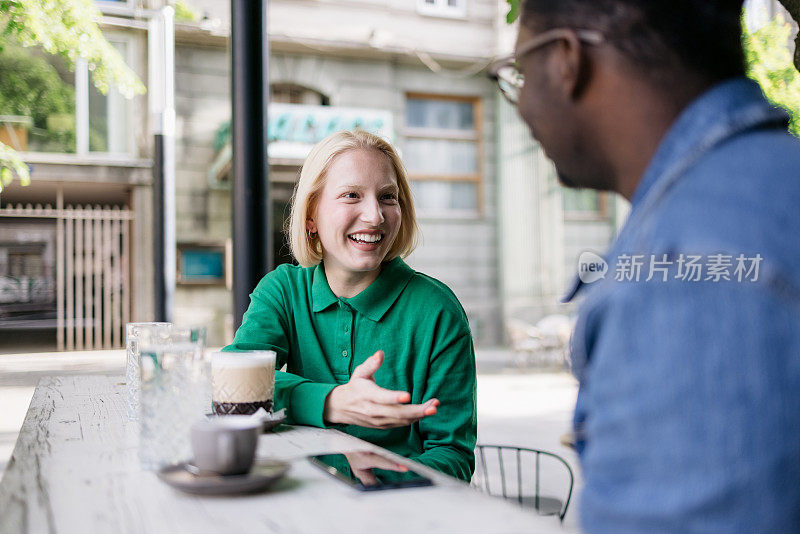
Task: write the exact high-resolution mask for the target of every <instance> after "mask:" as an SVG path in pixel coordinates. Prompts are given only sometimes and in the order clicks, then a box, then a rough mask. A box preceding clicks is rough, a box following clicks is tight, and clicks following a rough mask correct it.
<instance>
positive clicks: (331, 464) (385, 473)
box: [308, 453, 433, 491]
mask: <svg viewBox="0 0 800 534" xmlns="http://www.w3.org/2000/svg"><path fill="white" fill-rule="evenodd" d="M353 454H355V455H358V454H364V453H353ZM367 455H368V456H367V459H366V461H365V458H364V457H363V456H362V457H361V460H359V464H361V467H360V468H356V469H354V468H353V467H352V466H351V464H350V461H348V458H347V456H345V455H344V454H323V455H319V456H309V458H308V459H309V461H311V463H312V464H314V465H316V466H317V467H320V468H322V469H323V470H324V471H325V472H326V473H328V474H329V475H331V476H333V477H335V478H336V479H338V480H340V481H342V482H344V483H346V484H347V485H348V486H351V487H353V488H355V489H357V490H360V491H376V490H386V489H398V488H412V487H421V486H430V485H432V484H433V481H432V480H431V479H429V478H428V477H426V476H423V475H421V474H419V473H417V472H415V471H411V470H409V471H393V470H390V469H379V468H377V467H370V468H368V469H367V468H366V465H364V464H365V463H366V464H369V463H370V462H369V459H368V458H373V459H376V460H379V462H376V463H382V462H380V461H381V460H382V461H387V462H390V463H395V462H394V460H391V459H390V458H388V457H386V456H381V455H379V454H376V453H367ZM355 461H356V460H354V462H355ZM365 471H366V472H365ZM370 475H372V476H370Z"/></svg>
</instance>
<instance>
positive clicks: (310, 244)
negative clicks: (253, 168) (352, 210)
mask: <svg viewBox="0 0 800 534" xmlns="http://www.w3.org/2000/svg"><path fill="white" fill-rule="evenodd" d="M355 149H370V150H377V151H378V152H381V153H382V154H384V155H385V156H386V158H387V159H388V160H389V163H390V164H391V166H392V170H394V175H395V178H396V180H397V188H398V199H397V200H398V203H399V204H400V229H399V230H398V232H397V237H396V238H395V240H394V243H392V246H391V247H390V248H389V251H388V252H387V253H386V257H385V258H384V260H385V261H388V260H391V259H394V258H396V257H397V256H401V257H403V258H405V257H406V256H408V255H409V254H411V252H412V251H413V250H414V249H415V248H416V246H417V243H418V242H419V226H418V225H417V217H416V215H415V213H414V200H413V199H412V197H411V187H410V186H409V184H408V176H407V175H406V170H405V167H403V162H402V161H400V156H398V155H397V152H396V151H395V149H394V147H393V146H392V145H391V144H389V143H388V142H387V141H385V140H383V139H382V138H380V137H378V136H377V135H374V134H371V133H369V132H365V131H363V130H353V131H347V130H343V131H341V132H336V133H333V134H331V135H329V136H328V137H326V138H325V139H323V140H322V141H320V142H319V143H317V144H316V145H315V146H314V148H312V149H311V152H310V153H309V154H308V157H306V160H305V162H304V163H303V169H302V170H301V171H300V180H299V181H298V182H297V186H296V187H295V190H294V195H293V196H292V211H291V215H290V216H289V221H288V224H287V227H286V229H285V231H286V234H287V237H288V239H289V247H290V248H291V251H292V255H293V256H294V258H295V259H296V260H297V263H299V264H300V265H301V266H303V267H310V266H312V265H317V264H318V263H319V262H321V261H322V245H321V243H320V241H319V237H318V236H317V235H313V236H312V235H311V234H310V232H308V231H307V229H306V221H307V220H308V219H310V218H312V217H313V216H314V212H315V211H316V208H317V203H318V201H319V196H320V194H321V193H322V188H323V187H325V175H326V174H327V172H328V169H330V166H331V164H332V163H333V160H334V159H336V157H337V156H339V155H341V154H343V153H344V152H347V151H348V150H355Z"/></svg>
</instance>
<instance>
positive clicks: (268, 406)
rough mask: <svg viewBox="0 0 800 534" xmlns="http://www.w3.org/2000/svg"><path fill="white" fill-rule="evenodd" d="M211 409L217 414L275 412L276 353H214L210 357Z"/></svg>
mask: <svg viewBox="0 0 800 534" xmlns="http://www.w3.org/2000/svg"><path fill="white" fill-rule="evenodd" d="M211 382H212V397H211V398H212V406H213V409H214V413H216V414H218V415H233V414H244V415H247V414H252V413H255V412H256V411H258V410H259V409H260V408H263V409H264V410H266V411H267V412H271V411H272V403H273V397H274V395H275V352H273V351H271V350H260V351H259V350H253V351H245V352H215V353H214V354H212V356H211Z"/></svg>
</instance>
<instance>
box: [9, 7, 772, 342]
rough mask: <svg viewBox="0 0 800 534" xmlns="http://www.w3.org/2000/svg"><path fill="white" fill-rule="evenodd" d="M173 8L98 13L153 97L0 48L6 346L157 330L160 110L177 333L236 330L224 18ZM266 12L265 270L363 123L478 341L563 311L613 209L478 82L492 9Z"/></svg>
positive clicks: (500, 21) (507, 42) (499, 28)
mask: <svg viewBox="0 0 800 534" xmlns="http://www.w3.org/2000/svg"><path fill="white" fill-rule="evenodd" d="M168 4H171V2H168V1H167V0H119V1H110V0H108V1H105V0H104V1H98V2H97V5H98V6H99V7H100V8H101V10H102V12H103V19H102V21H101V27H102V29H103V31H104V33H105V35H106V37H107V38H108V39H109V41H110V42H111V43H112V44H113V45H114V46H115V47H116V48H117V49H118V50H119V51H120V52H121V53H122V54H123V56H124V57H125V59H126V60H127V63H128V65H130V66H131V67H132V69H133V70H134V71H135V72H136V73H137V74H138V75H139V76H140V78H141V79H142V80H143V81H144V82H145V84H146V85H147V86H148V90H149V92H148V94H147V95H144V96H139V97H135V98H134V99H132V100H127V99H125V98H123V97H122V96H121V95H120V94H119V93H118V92H117V91H116V90H114V89H112V90H111V91H110V92H109V94H107V95H102V94H100V93H99V92H97V91H96V90H95V89H94V87H93V85H92V83H91V78H90V74H89V68H88V65H86V64H85V63H80V62H79V64H78V66H77V68H76V69H75V71H74V72H72V71H71V70H70V69H68V68H66V67H65V65H64V64H63V63H61V62H60V60H59V59H58V58H54V57H52V56H48V55H46V54H43V53H42V52H41V51H38V50H35V49H25V50H22V51H20V50H17V49H16V48H14V47H6V49H4V51H3V52H2V53H0V78H3V79H6V80H8V79H11V77H12V75H13V74H14V72H12V71H13V69H12V67H9V65H17V66H16V67H14V68H16V69H17V70H19V69H20V67H19V65H22V67H21V68H22V69H23V70H25V69H27V70H28V71H31V72H37V73H38V74H37V77H35V80H34V81H35V82H36V83H38V84H40V85H41V86H42V87H45V88H47V91H49V93H48V95H49V97H48V98H47V99H42V104H41V106H39V107H40V108H41V109H35V110H34V111H33V112H32V113H31V115H32V116H23V115H19V114H17V113H10V112H9V111H8V110H3V109H0V140H2V141H3V142H6V143H8V144H12V145H13V144H14V143H23V142H24V145H19V146H18V148H19V149H20V150H21V151H22V153H23V157H24V159H25V161H27V162H28V163H29V164H30V165H31V167H32V179H33V183H32V185H31V186H29V187H25V188H23V187H20V186H18V185H16V184H15V185H12V186H11V187H9V188H8V189H6V190H5V191H4V192H3V193H2V194H0V343H4V342H6V341H13V340H17V341H18V340H19V339H23V338H25V339H27V338H30V340H31V342H32V343H34V344H36V343H38V345H39V346H41V347H42V348H48V347H53V348H55V347H59V348H64V349H73V348H102V347H111V346H121V344H122V326H123V324H124V323H125V322H126V321H128V320H135V321H143V320H152V318H153V317H154V309H155V306H154V275H155V268H154V255H153V220H154V216H155V215H156V214H155V213H154V207H153V206H154V204H153V185H152V184H153V174H154V168H153V167H154V161H153V155H154V150H153V146H154V143H153V137H154V134H156V133H159V132H162V131H163V129H164V125H165V117H167V118H169V117H170V116H171V111H170V106H168V105H165V102H166V101H170V100H172V99H173V98H174V112H175V115H174V116H175V120H174V128H175V130H174V134H175V135H174V143H175V152H174V154H175V159H174V177H175V199H176V208H177V210H176V237H177V257H176V270H175V272H176V282H177V286H176V291H175V300H174V320H175V321H176V322H181V323H200V324H205V325H207V326H208V327H209V343H210V344H211V345H222V344H225V343H227V342H228V341H230V339H231V337H232V334H233V332H232V322H233V321H232V317H231V307H232V306H231V293H230V287H231V280H230V257H231V247H232V243H231V237H230V236H231V198H230V197H231V196H230V184H231V180H232V176H231V171H230V133H229V132H230V122H229V121H230V109H231V107H230V51H229V37H230V27H229V20H230V5H229V2H228V1H222V0H184V1H183V2H181V5H180V6H178V7H179V8H181V9H178V10H177V13H178V17H177V18H176V20H175V22H174V24H173V22H172V20H171V19H170V18H169V16H168V15H169V14H168V13H167V16H166V18H165V12H164V10H163V8H164V6H166V5H168ZM748 4H751V5H750V7H751V8H752V7H756V8H757V9H761V8H763V9H764V10H766V13H767V15H771V14H773V13H775V12H776V11H778V10H779V9H780V8H778V7H777V4H776V3H775V2H774V1H773V0H749V1H748ZM269 5H270V8H269V17H268V24H269V35H270V47H271V56H270V65H269V75H270V90H271V102H272V103H271V105H270V113H269V123H270V125H269V132H268V137H269V140H270V144H269V159H270V184H271V199H272V202H273V232H272V238H273V239H272V240H273V243H272V246H273V253H274V257H275V261H276V262H286V261H291V258H290V257H289V254H288V248H287V247H286V244H285V240H284V237H283V235H282V232H281V229H282V227H283V222H284V219H285V217H286V216H287V215H288V205H289V202H290V198H291V194H292V190H293V187H294V184H295V182H296V180H297V177H298V174H299V170H300V165H301V164H302V161H303V158H304V157H305V155H306V153H307V152H308V150H309V149H310V147H311V146H312V145H313V143H314V142H316V141H317V140H319V139H320V138H322V137H324V136H325V134H327V133H328V132H330V131H334V130H336V129H341V128H352V127H355V126H359V127H362V128H366V129H371V130H373V131H376V132H378V133H380V134H381V135H383V136H385V137H387V138H389V139H390V140H391V141H392V142H393V143H394V144H395V145H396V146H397V147H398V148H399V149H400V151H401V154H402V157H403V160H404V162H405V163H406V166H407V168H408V170H409V174H410V178H411V180H412V186H413V190H414V195H415V202H416V205H417V212H418V216H419V220H420V225H421V228H422V232H423V242H422V244H421V245H420V247H419V248H418V249H417V250H416V251H415V252H414V254H412V256H411V257H409V258H408V262H409V264H410V265H412V266H413V267H414V268H416V269H418V270H420V271H422V272H425V273H427V274H430V275H431V276H434V277H436V278H439V279H440V280H442V281H443V282H445V283H447V284H448V285H449V286H450V287H451V288H452V289H453V290H454V291H455V293H456V294H457V296H458V297H459V299H460V300H461V302H462V303H463V305H464V308H465V309H466V311H467V314H468V316H469V319H470V323H471V326H472V329H473V333H474V335H475V340H476V343H477V344H478V345H483V346H492V345H499V344H502V343H503V342H504V341H505V332H504V325H505V323H506V321H507V319H509V318H518V319H523V320H526V321H529V322H535V321H536V320H538V319H539V318H541V317H542V316H544V315H547V314H549V313H554V312H558V313H564V312H568V311H569V310H568V309H564V308H562V307H561V305H559V304H558V300H559V297H560V296H561V294H562V292H563V291H564V289H565V287H566V285H567V283H568V281H569V279H570V278H571V277H572V276H574V274H575V272H576V265H577V257H578V255H579V254H580V253H581V252H582V251H584V250H594V251H596V252H602V251H603V250H604V249H605V248H606V246H607V244H608V243H609V242H610V240H611V239H612V238H613V235H614V233H615V231H616V229H617V228H618V227H619V226H620V225H621V223H622V222H623V220H624V217H625V215H626V212H627V207H626V203H625V202H624V201H622V200H620V199H619V198H617V197H616V196H612V195H606V194H597V193H593V192H586V191H570V190H566V189H564V188H562V187H561V186H560V185H559V184H558V183H557V180H556V178H555V173H554V171H553V168H552V165H551V164H550V162H549V161H548V160H547V158H546V157H545V155H544V154H543V152H542V150H541V148H540V147H539V146H538V145H537V144H536V143H535V142H533V141H532V140H531V139H530V136H529V134H528V131H527V127H526V126H525V125H524V124H523V123H522V122H521V121H520V119H519V118H518V117H517V115H516V111H515V110H514V109H513V108H512V106H510V105H509V104H507V103H506V102H505V101H504V100H503V99H502V98H501V97H500V95H499V93H498V91H497V90H496V88H495V87H494V85H493V83H492V82H491V81H490V80H488V79H487V77H486V67H487V66H488V64H489V63H490V61H491V60H492V59H493V58H494V57H496V56H497V55H501V54H505V53H509V52H511V50H512V49H513V43H514V38H515V35H516V28H515V27H514V26H510V25H508V24H506V22H505V14H506V12H507V4H506V2H504V1H502V0H270V2H269ZM183 7H186V8H188V10H187V9H182V8H183ZM190 11H193V12H194V14H192V13H190ZM751 11H752V12H755V11H754V10H752V9H751ZM173 45H174V62H173V61H172V51H173ZM14 54H17V56H19V55H20V54H21V55H22V56H24V57H23V59H19V57H17V56H14V57H12V56H13V55H14ZM9 58H11V59H13V60H14V61H12V62H11V63H9ZM25 58H27V59H25ZM15 62H16V63H15ZM20 62H21V63H20ZM173 66H174V68H173ZM3 69H5V70H3ZM165 69H168V70H169V71H170V72H169V75H166V74H165ZM17 74H19V73H17ZM173 76H174V86H173V85H172V83H171V81H172V77H173ZM26 83H34V82H32V81H29V82H26ZM0 84H2V80H0ZM168 97H169V98H168ZM45 104H46V105H45ZM167 122H168V121H167ZM12 137H13V138H12ZM22 137H24V139H21V138H22ZM26 333H27V334H26Z"/></svg>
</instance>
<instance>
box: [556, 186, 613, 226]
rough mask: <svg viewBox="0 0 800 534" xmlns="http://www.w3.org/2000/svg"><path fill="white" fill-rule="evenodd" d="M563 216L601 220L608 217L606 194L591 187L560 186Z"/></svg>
mask: <svg viewBox="0 0 800 534" xmlns="http://www.w3.org/2000/svg"><path fill="white" fill-rule="evenodd" d="M562 198H563V200H564V204H563V206H564V218H565V219H568V220H602V219H605V218H607V217H608V195H607V194H606V193H601V192H598V191H594V190H592V189H572V188H567V187H565V188H562Z"/></svg>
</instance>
